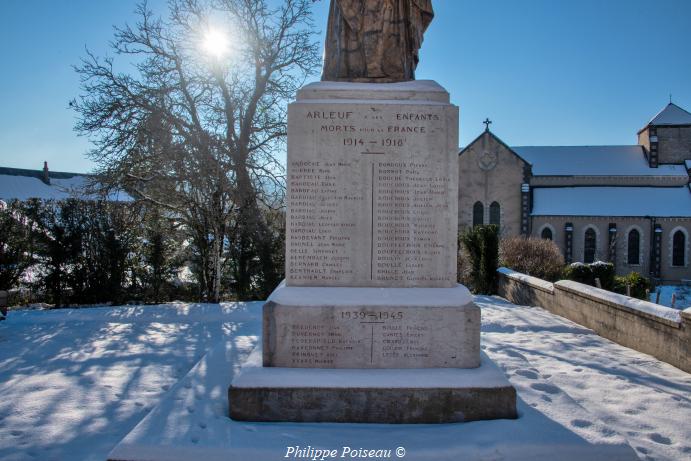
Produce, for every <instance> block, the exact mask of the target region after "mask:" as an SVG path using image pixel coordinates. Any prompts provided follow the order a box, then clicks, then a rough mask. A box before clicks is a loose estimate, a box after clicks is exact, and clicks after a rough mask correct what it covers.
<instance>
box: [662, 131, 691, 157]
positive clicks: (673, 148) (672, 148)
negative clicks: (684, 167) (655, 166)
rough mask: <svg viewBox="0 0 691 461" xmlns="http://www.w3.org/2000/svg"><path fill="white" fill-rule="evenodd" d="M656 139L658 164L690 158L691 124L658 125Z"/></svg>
mask: <svg viewBox="0 0 691 461" xmlns="http://www.w3.org/2000/svg"><path fill="white" fill-rule="evenodd" d="M657 139H658V158H659V162H660V164H663V163H684V160H689V159H691V126H659V127H657Z"/></svg>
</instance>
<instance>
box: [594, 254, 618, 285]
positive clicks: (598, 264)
mask: <svg viewBox="0 0 691 461" xmlns="http://www.w3.org/2000/svg"><path fill="white" fill-rule="evenodd" d="M590 270H592V272H593V285H595V286H597V284H596V282H595V279H600V287H601V288H603V289H605V290H609V291H611V290H612V288H613V287H614V276H615V275H616V269H614V264H612V263H606V262H604V261H595V262H594V263H592V264H590Z"/></svg>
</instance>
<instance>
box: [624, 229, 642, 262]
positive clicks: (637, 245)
mask: <svg viewBox="0 0 691 461" xmlns="http://www.w3.org/2000/svg"><path fill="white" fill-rule="evenodd" d="M627 245H628V252H627V253H628V256H627V258H626V259H627V261H626V262H627V263H628V264H635V265H638V264H640V263H641V234H640V232H638V231H637V230H636V229H631V230H630V231H629V237H628V242H627Z"/></svg>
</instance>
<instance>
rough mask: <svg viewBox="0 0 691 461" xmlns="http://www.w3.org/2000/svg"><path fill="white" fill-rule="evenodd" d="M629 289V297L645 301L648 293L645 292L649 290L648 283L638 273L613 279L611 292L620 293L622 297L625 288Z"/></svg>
mask: <svg viewBox="0 0 691 461" xmlns="http://www.w3.org/2000/svg"><path fill="white" fill-rule="evenodd" d="M627 285H628V286H629V287H631V289H630V290H631V297H632V298H638V299H642V300H645V301H647V300H648V293H647V290H649V289H650V281H649V280H648V279H647V278H645V277H643V276H642V275H641V274H639V273H638V272H631V273H630V274H628V275H625V276H616V277H614V286H613V289H612V291H614V292H616V293H620V294H622V295H625V294H626V286H627Z"/></svg>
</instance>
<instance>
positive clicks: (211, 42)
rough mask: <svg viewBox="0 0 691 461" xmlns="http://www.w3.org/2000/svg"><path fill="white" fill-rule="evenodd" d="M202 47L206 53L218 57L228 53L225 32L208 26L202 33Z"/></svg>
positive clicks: (228, 45)
mask: <svg viewBox="0 0 691 461" xmlns="http://www.w3.org/2000/svg"><path fill="white" fill-rule="evenodd" d="M202 48H203V50H204V52H205V53H206V54H207V55H209V56H212V57H214V58H216V59H218V58H221V57H223V56H225V55H226V54H227V53H228V51H229V49H230V42H229V40H228V36H227V35H226V34H225V33H223V32H222V31H220V30H218V29H213V28H210V29H208V30H207V31H206V33H205V34H204V40H203V41H202Z"/></svg>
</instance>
